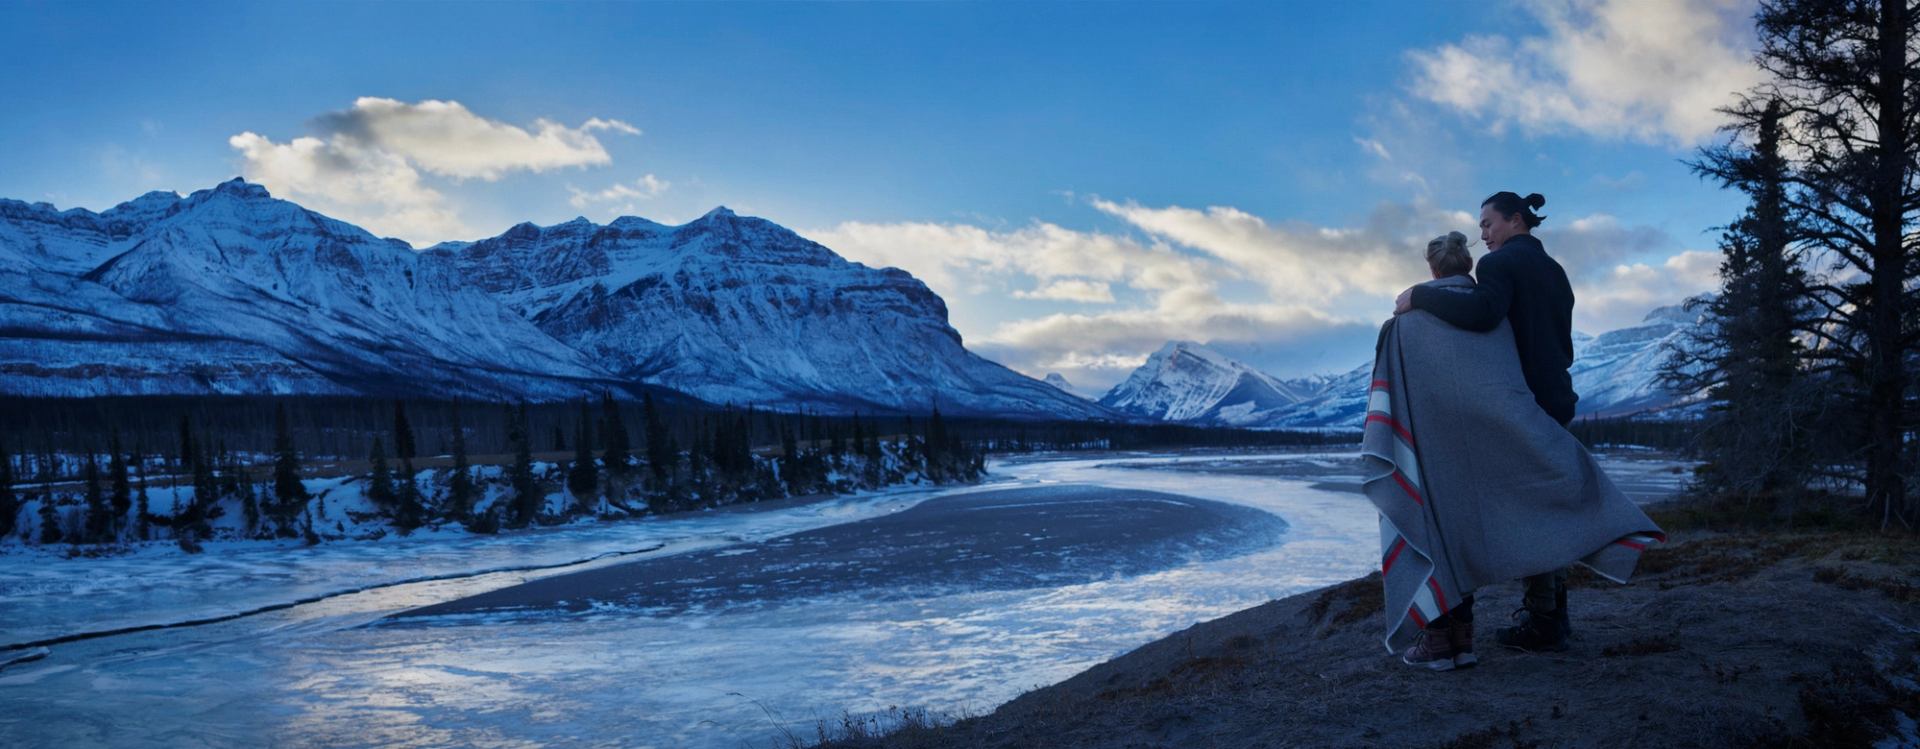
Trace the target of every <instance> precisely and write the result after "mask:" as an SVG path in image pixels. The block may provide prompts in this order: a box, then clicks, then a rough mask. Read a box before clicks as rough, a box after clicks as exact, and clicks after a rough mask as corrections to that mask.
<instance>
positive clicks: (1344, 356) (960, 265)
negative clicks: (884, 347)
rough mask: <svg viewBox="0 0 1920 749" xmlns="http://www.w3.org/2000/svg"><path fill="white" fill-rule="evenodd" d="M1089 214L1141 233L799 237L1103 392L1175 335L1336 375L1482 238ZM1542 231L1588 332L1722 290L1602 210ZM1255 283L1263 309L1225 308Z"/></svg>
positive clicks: (985, 338)
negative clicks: (1467, 240) (1441, 243)
mask: <svg viewBox="0 0 1920 749" xmlns="http://www.w3.org/2000/svg"><path fill="white" fill-rule="evenodd" d="M1088 202H1089V204H1090V205H1092V206H1093V207H1094V208H1095V209H1096V210H1098V211H1100V212H1102V213H1105V214H1107V215H1110V216H1113V217H1115V218H1118V219H1120V220H1122V221H1123V222H1125V223H1126V224H1127V225H1128V226H1130V227H1132V228H1134V229H1136V230H1138V231H1139V232H1141V233H1142V234H1143V235H1144V237H1143V238H1136V237H1135V236H1131V235H1127V234H1113V233H1106V232H1100V231H1076V230H1072V229H1067V228H1064V227H1061V226H1057V225H1054V224H1050V223H1045V222H1035V223H1033V224H1031V225H1029V226H1026V227H1023V228H1019V229H1012V230H994V229H987V228H982V227H979V226H972V225H968V224H959V223H952V224H939V223H897V224H868V223H860V222H849V223H843V224H841V225H839V226H837V227H834V228H833V229H829V230H824V231H813V232H807V234H808V236H810V237H812V238H814V239H816V240H818V241H820V242H821V243H822V244H825V245H827V246H828V247H832V248H834V249H835V250H836V251H838V252H839V253H840V254H841V255H843V256H845V257H848V258H849V259H853V260H857V261H860V262H864V263H867V264H869V265H876V266H886V265H891V266H895V267H899V268H903V269H905V270H907V271H908V272H910V273H913V274H914V275H915V276H916V277H918V278H920V279H921V280H922V281H925V282H926V283H927V285H928V286H929V287H931V288H933V290H934V291H935V292H936V293H939V294H940V295H941V296H943V297H944V298H946V299H947V300H948V305H949V309H951V310H952V312H953V315H954V326H955V327H956V328H959V329H960V330H961V332H962V333H963V335H964V336H965V337H966V339H967V341H968V345H969V347H970V348H972V349H974V350H975V351H976V352H978V353H981V354H982V355H985V356H988V357H990V358H993V359H995V360H996V361H999V362H1001V363H1003V364H1006V365H1007V366H1009V367H1013V368H1014V369H1016V370H1019V371H1021V372H1026V373H1028V374H1030V375H1033V376H1036V377H1038V376H1042V375H1044V374H1046V373H1047V372H1060V373H1061V374H1063V375H1065V376H1066V377H1067V378H1068V379H1070V380H1072V381H1073V382H1074V383H1076V384H1078V385H1081V386H1083V387H1086V388H1089V389H1101V388H1105V387H1107V386H1110V385H1112V384H1113V383H1115V382H1117V381H1119V380H1120V379H1122V378H1124V377H1125V376H1126V374H1127V373H1128V372H1129V371H1131V370H1132V368H1134V367H1137V366H1138V365H1139V364H1140V363H1141V362H1142V361H1144V360H1145V357H1146V356H1147V355H1148V354H1150V353H1151V352H1153V351H1154V350H1155V349H1158V348H1159V347H1160V346H1161V345H1162V344H1164V343H1165V342H1166V341H1168V340H1172V339H1188V340H1196V341H1203V342H1207V343H1210V344H1212V345H1216V346H1224V347H1226V348H1229V349H1237V350H1242V351H1248V352H1261V353H1260V356H1259V359H1260V360H1258V361H1250V363H1253V364H1255V365H1256V366H1261V367H1263V368H1266V369H1268V370H1269V371H1271V372H1273V373H1275V374H1278V375H1281V376H1294V375H1298V374H1305V373H1309V372H1332V371H1344V370H1346V369H1348V368H1350V367H1352V366H1354V365H1356V364H1359V363H1360V362H1361V360H1363V359H1364V358H1365V357H1366V356H1367V355H1368V352H1370V351H1371V346H1372V343H1373V333H1374V331H1375V329H1376V326H1377V325H1378V324H1379V323H1380V321H1382V320H1384V319H1385V318H1386V317H1387V316H1388V315H1389V314H1390V311H1391V309H1392V304H1393V297H1394V296H1395V295H1396V294H1398V293H1399V292H1400V290H1401V289H1404V288H1406V287H1407V286H1409V285H1411V284H1414V283H1418V282H1420V281H1423V280H1426V279H1427V278H1428V277H1429V276H1428V273H1427V268H1426V265H1425V263H1424V261H1423V252H1424V250H1425V247H1426V242H1427V240H1429V239H1431V238H1432V237H1434V236H1436V235H1438V234H1440V233H1443V232H1445V231H1447V230H1450V229H1459V230H1462V231H1466V232H1469V233H1470V234H1472V233H1473V232H1474V221H1473V217H1472V216H1471V215H1468V214H1467V213H1465V212H1461V211H1447V210H1441V209H1437V208H1433V207H1431V206H1427V205H1424V204H1419V203H1414V204H1405V203H1383V204H1381V205H1379V206H1377V207H1376V208H1375V209H1374V210H1373V211H1372V212H1371V213H1370V214H1368V216H1367V217H1366V218H1365V220H1363V221H1362V222H1360V223H1359V224H1358V225H1355V226H1348V227H1327V226H1316V225H1311V224H1306V223H1302V222H1286V223H1276V222H1271V221H1268V220H1266V219H1263V218H1261V217H1258V216H1255V215H1252V214H1250V213H1247V212H1246V211H1242V210H1240V209H1237V208H1234V207H1230V206H1212V207H1208V208H1204V209H1195V208H1188V207H1184V206H1177V205H1170V206H1162V207H1148V206H1142V205H1140V204H1138V203H1135V202H1132V201H1126V202H1117V201H1108V200H1100V199H1097V198H1095V199H1091V200H1090V201H1088ZM1549 226H1552V227H1556V228H1543V229H1542V230H1541V231H1540V236H1541V239H1542V241H1543V242H1544V243H1545V244H1546V246H1547V248H1548V251H1549V252H1550V253H1551V254H1553V256H1554V257H1555V258H1557V259H1558V260H1560V262H1561V264H1562V265H1563V266H1564V267H1565V268H1566V269H1567V271H1568V273H1569V274H1570V277H1571V278H1572V280H1573V281H1574V283H1575V286H1576V293H1577V294H1578V295H1579V305H1578V306H1577V307H1576V314H1577V315H1578V323H1579V325H1580V326H1581V329H1583V330H1591V331H1604V330H1611V329H1613V328H1618V327H1622V326H1624V325H1629V324H1632V323H1635V322H1638V321H1639V320H1640V318H1641V317H1642V316H1644V315H1645V314H1646V312H1647V311H1648V310H1650V309H1651V308H1653V307H1655V306H1659V305H1664V304H1673V303H1676V302H1678V301H1680V300H1681V299H1683V298H1684V297H1685V296H1687V295H1689V294H1693V293H1697V292H1698V291H1701V290H1705V289H1707V288H1711V286H1712V285H1713V283H1714V274H1715V272H1716V268H1717V258H1718V255H1717V254H1716V253H1711V252H1705V253H1682V254H1681V255H1677V256H1673V257H1672V258H1671V259H1668V260H1664V261H1662V260H1649V261H1647V262H1634V259H1635V258H1657V257H1660V256H1661V253H1663V252H1672V251H1673V248H1672V244H1673V243H1672V241H1671V240H1670V238H1668V237H1667V235H1666V234H1665V233H1663V232H1661V231H1659V230H1657V229H1653V228H1650V227H1643V226H1630V225H1624V224H1622V223H1621V222H1620V221H1619V220H1618V219H1616V218H1614V217H1613V216H1610V215H1606V214H1593V215H1589V216H1583V217H1577V218H1567V217H1554V218H1553V219H1552V221H1551V222H1550V224H1549ZM1476 254H1479V248H1476ZM1245 281H1251V282H1253V286H1254V287H1255V289H1254V290H1255V291H1256V292H1257V294H1256V296H1257V297H1258V298H1254V299H1247V298H1244V296H1245V295H1244V294H1241V295H1240V298H1229V297H1232V296H1233V295H1231V294H1228V293H1227V291H1228V290H1232V289H1234V288H1235V286H1234V285H1235V284H1236V283H1237V282H1245ZM1239 285H1240V287H1241V290H1242V291H1244V287H1246V286H1247V284H1245V283H1240V284H1239ZM996 289H998V290H1001V291H1002V292H1003V293H1004V294H1005V295H1006V297H1011V298H1013V299H1022V300H1053V301H1076V302H1090V303H1103V304H1105V303H1117V302H1116V300H1117V299H1120V298H1121V297H1120V296H1119V295H1118V294H1119V292H1120V291H1121V290H1122V289H1126V290H1129V291H1131V292H1133V294H1132V295H1130V296H1128V297H1127V299H1129V300H1130V301H1129V302H1128V303H1126V304H1124V305H1122V306H1119V307H1117V308H1108V309H1099V310H1097V311H1089V312H1054V311H1051V310H1046V312H1047V313H1046V314H1038V315H1035V314H1032V313H1029V314H1028V315H1027V316H1024V317H1022V316H1019V311H1018V310H1017V309H1008V308H1006V306H1005V303H1004V301H1002V302H1001V305H1000V306H999V307H995V308H991V309H984V308H982V307H980V306H979V305H978V304H977V303H975V302H974V301H973V300H972V299H970V297H977V296H979V295H982V294H986V293H987V292H991V291H994V290H996ZM1006 297H999V298H997V299H996V301H1000V300H1004V299H1005V298H1006ZM990 298H992V297H990ZM1010 314H1011V315H1012V317H1011V319H1009V315H1010Z"/></svg>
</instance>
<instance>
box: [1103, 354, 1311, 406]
mask: <svg viewBox="0 0 1920 749" xmlns="http://www.w3.org/2000/svg"><path fill="white" fill-rule="evenodd" d="M1310 393H1311V389H1310V388H1309V387H1308V386H1306V385H1303V384H1300V383H1292V382H1285V381H1282V380H1280V379H1278V378H1275V377H1273V376H1272V375H1269V374H1266V373H1264V372H1261V371H1259V370H1257V369H1255V368H1253V367H1252V366H1250V365H1248V364H1245V363H1243V362H1240V361H1238V360H1235V359H1234V358H1232V357H1230V356H1227V355H1225V354H1222V353H1220V352H1218V351H1215V350H1213V349H1211V348H1208V347H1206V346H1205V345H1202V344H1200V343H1196V342H1194V341H1181V340H1175V341H1168V342H1166V343H1165V344H1163V345H1161V347H1160V349H1159V350H1157V351H1155V352H1154V353H1153V354H1152V355H1151V356H1148V357H1147V361H1146V363H1144V364H1141V365H1140V367H1139V368H1138V369H1135V370H1134V371H1133V374H1131V375H1128V376H1127V379H1126V380H1125V381H1123V382H1121V383H1120V384H1118V385H1115V386H1114V387H1113V389H1112V390H1109V391H1107V394H1106V395H1104V396H1102V397H1101V398H1100V401H1099V402H1100V404H1101V405H1104V406H1108V407H1111V408H1115V409H1118V410H1121V411H1124V412H1128V413H1133V414H1138V415H1141V416H1149V417H1153V418H1157V419H1164V420H1167V421H1218V422H1223V423H1229V424H1242V423H1248V422H1251V421H1257V420H1258V419H1259V418H1260V415H1261V414H1265V413H1270V412H1272V411H1274V410H1276V409H1280V408H1284V407H1286V406H1289V405H1292V404H1294V403H1298V402H1299V401H1300V400H1301V399H1302V398H1304V397H1306V396H1307V395H1309V394H1310Z"/></svg>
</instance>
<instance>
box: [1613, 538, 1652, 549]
mask: <svg viewBox="0 0 1920 749" xmlns="http://www.w3.org/2000/svg"><path fill="white" fill-rule="evenodd" d="M1614 543H1616V544H1619V545H1621V546H1625V547H1627V548H1629V549H1632V550H1634V551H1646V550H1647V545H1646V544H1637V543H1634V542H1632V541H1628V540H1626V539H1624V538H1623V539H1620V540H1618V541H1615V542H1614Z"/></svg>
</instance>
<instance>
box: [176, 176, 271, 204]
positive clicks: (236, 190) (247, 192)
mask: <svg viewBox="0 0 1920 749" xmlns="http://www.w3.org/2000/svg"><path fill="white" fill-rule="evenodd" d="M213 192H214V194H217V195H233V196H236V197H241V198H248V199H259V200H270V199H272V198H273V195H272V194H271V193H268V192H267V188H266V187H263V186H261V185H259V184H256V183H253V182H248V181H247V180H246V179H245V178H243V177H234V178H233V179H230V180H227V181H225V182H222V183H220V184H218V185H214V186H213ZM151 194H152V193H148V195H151Z"/></svg>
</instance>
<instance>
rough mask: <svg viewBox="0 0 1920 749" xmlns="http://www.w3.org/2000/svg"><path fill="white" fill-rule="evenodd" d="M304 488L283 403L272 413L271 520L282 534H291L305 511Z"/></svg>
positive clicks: (305, 491)
mask: <svg viewBox="0 0 1920 749" xmlns="http://www.w3.org/2000/svg"><path fill="white" fill-rule="evenodd" d="M309 498H310V497H309V496H308V494H307V486H306V484H303V483H301V482H300V454H299V453H297V452H295V451H294V447H293V429H292V427H291V426H289V425H288V424H287V404H285V403H280V404H277V407H276V408H275V409H274V412H273V510H272V512H271V513H270V514H271V515H273V521H274V524H275V525H276V526H278V528H277V530H278V532H279V533H281V534H282V535H288V534H291V533H292V532H293V526H294V524H295V522H296V521H297V520H298V519H299V518H300V517H301V515H302V514H303V513H302V510H305V509H306V506H307V500H308V499H309Z"/></svg>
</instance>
